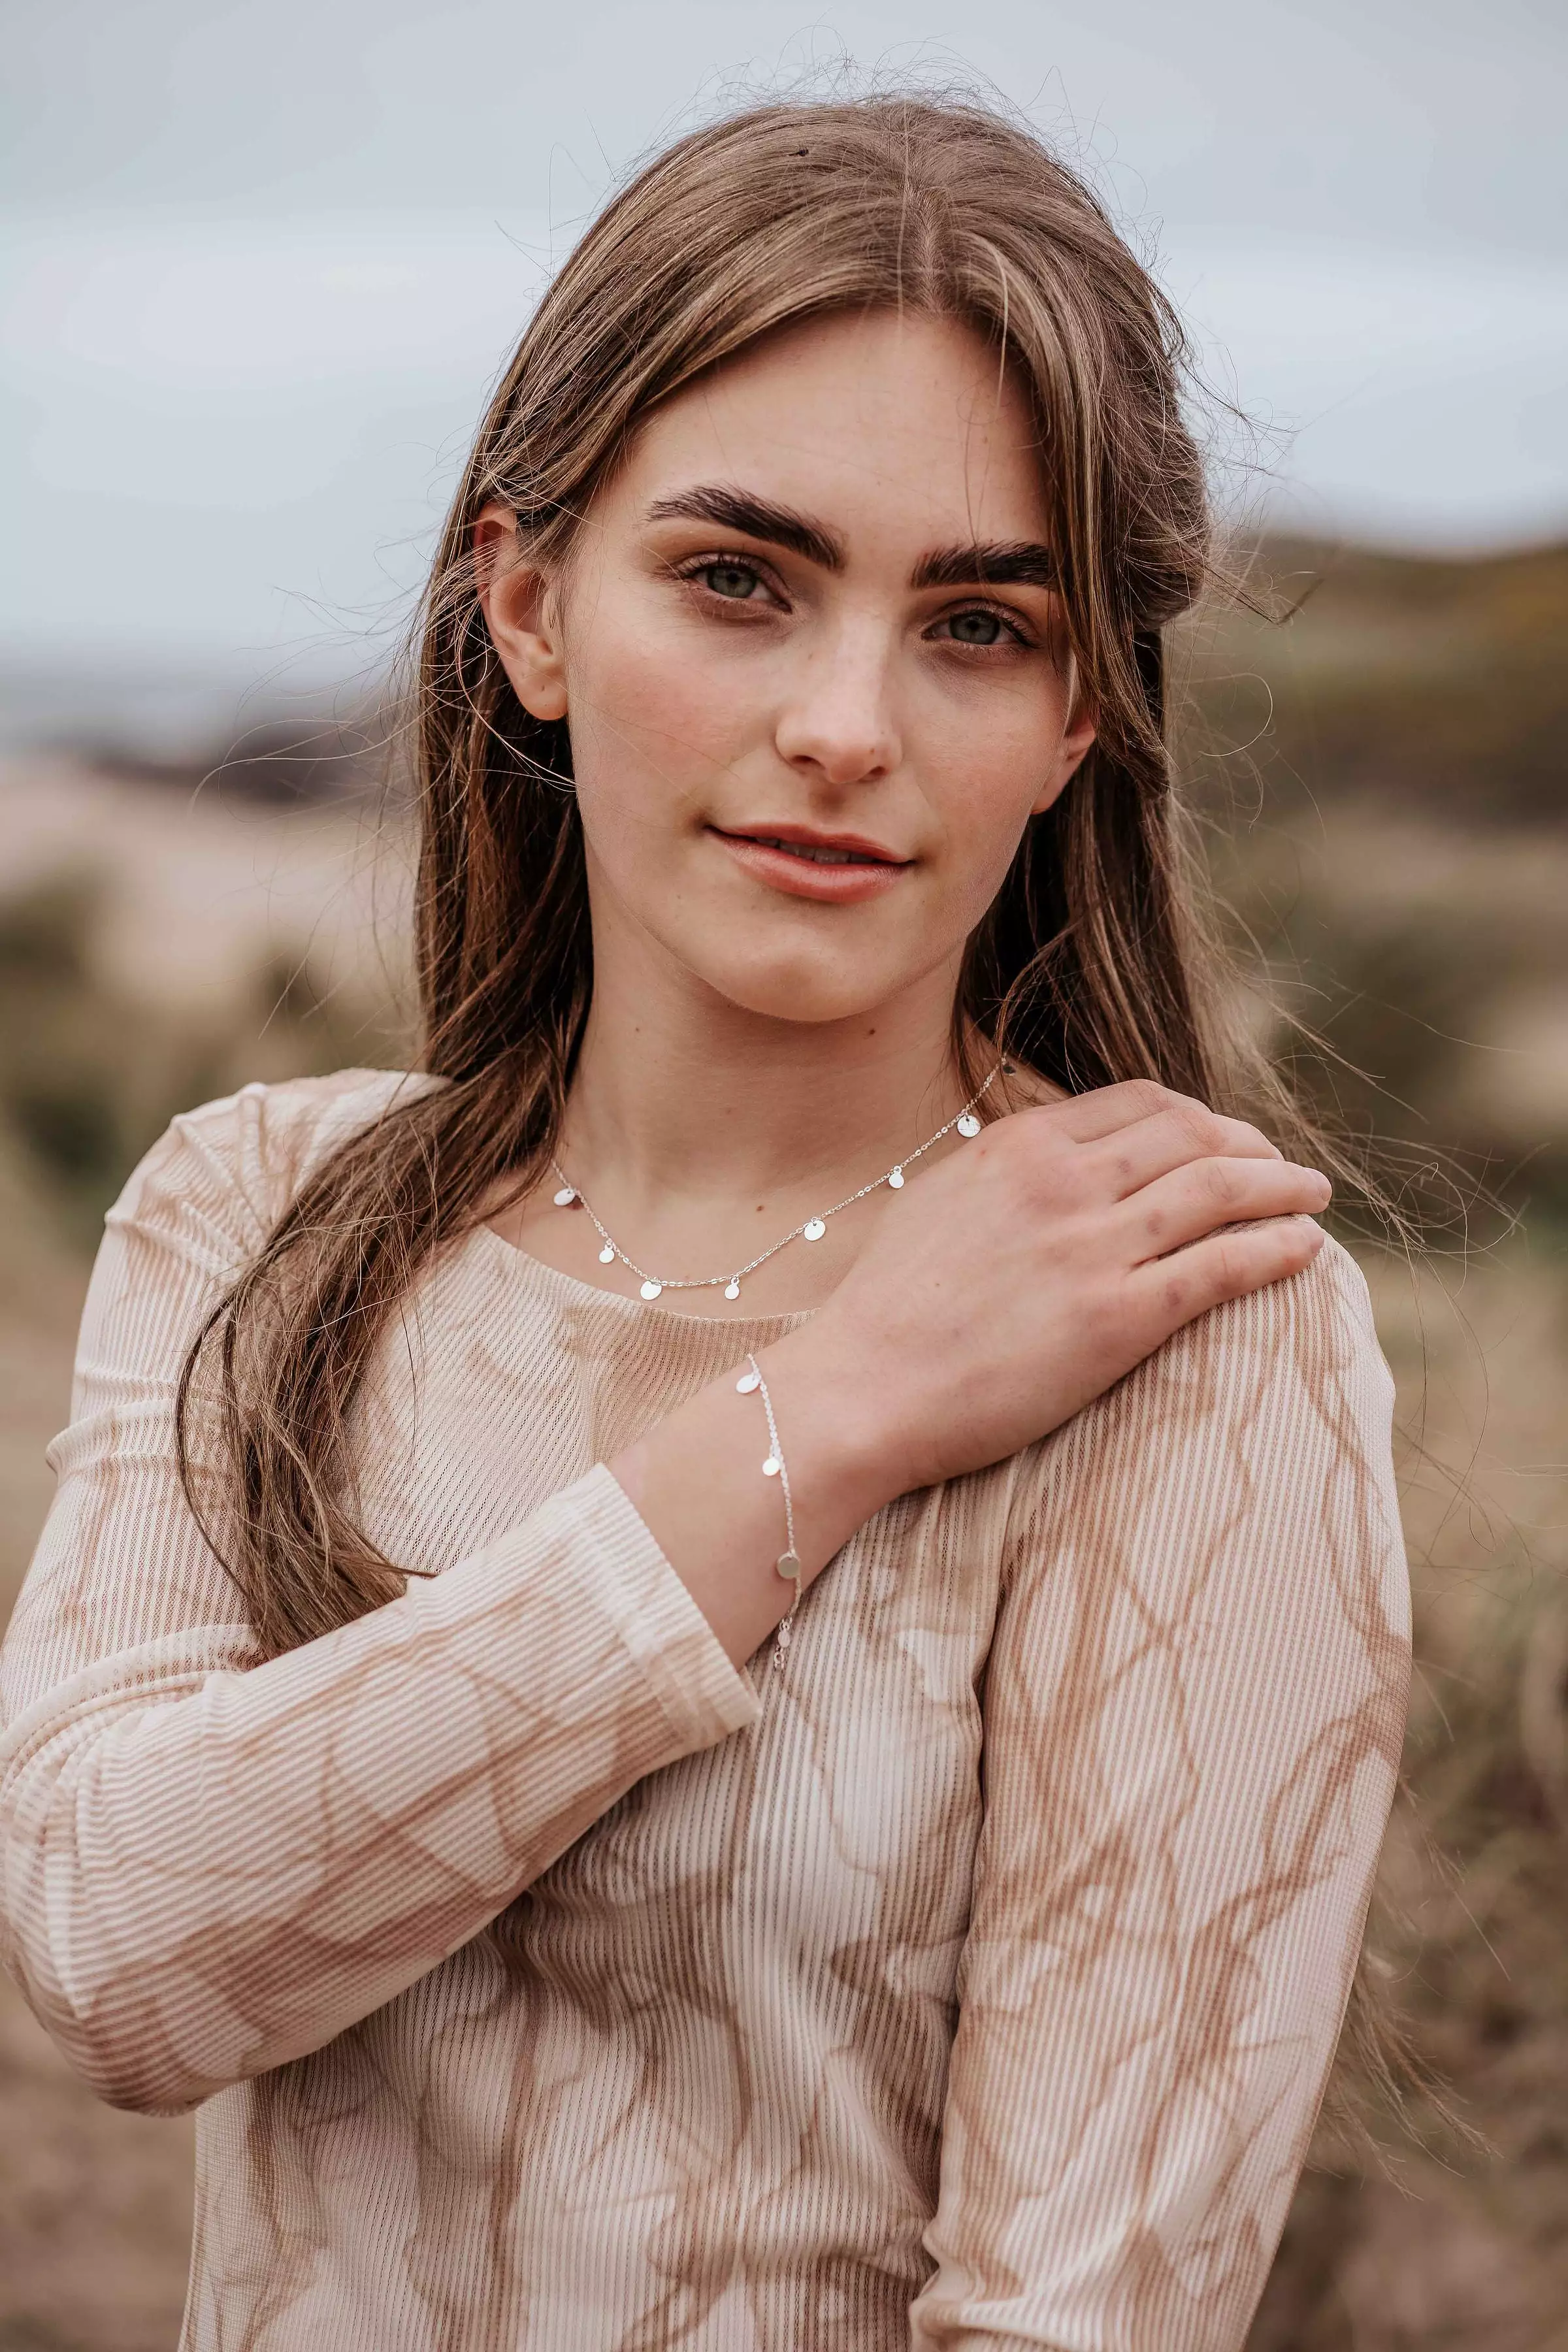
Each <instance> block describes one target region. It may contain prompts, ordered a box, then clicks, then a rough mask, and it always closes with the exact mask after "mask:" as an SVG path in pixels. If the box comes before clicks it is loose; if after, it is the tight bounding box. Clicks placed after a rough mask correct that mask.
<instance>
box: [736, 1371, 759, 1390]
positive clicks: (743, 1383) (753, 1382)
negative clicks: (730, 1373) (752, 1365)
mask: <svg viewBox="0 0 1568 2352" xmlns="http://www.w3.org/2000/svg"><path fill="white" fill-rule="evenodd" d="M762 1385H763V1376H762V1374H761V1372H742V1374H741V1377H740V1379H739V1380H738V1381H736V1382H735V1394H736V1395H737V1396H755V1395H756V1393H757V1391H758V1390H759V1389H760V1388H761V1387H762Z"/></svg>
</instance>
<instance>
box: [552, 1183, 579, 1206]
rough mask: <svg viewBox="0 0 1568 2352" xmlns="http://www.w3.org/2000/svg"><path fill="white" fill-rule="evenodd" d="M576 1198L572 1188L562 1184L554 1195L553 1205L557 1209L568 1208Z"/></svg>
mask: <svg viewBox="0 0 1568 2352" xmlns="http://www.w3.org/2000/svg"><path fill="white" fill-rule="evenodd" d="M576 1198H577V1195H576V1193H575V1192H574V1191H573V1190H572V1187H571V1185H570V1184H563V1186H562V1187H561V1190H560V1191H559V1192H557V1194H556V1195H555V1205H556V1207H557V1208H558V1209H569V1208H570V1207H571V1206H572V1203H573V1202H574V1200H575V1199H576Z"/></svg>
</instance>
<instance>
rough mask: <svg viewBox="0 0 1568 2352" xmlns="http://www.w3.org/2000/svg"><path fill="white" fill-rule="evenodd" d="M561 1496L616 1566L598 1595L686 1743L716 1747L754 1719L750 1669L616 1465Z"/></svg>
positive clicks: (594, 1545) (756, 1704)
mask: <svg viewBox="0 0 1568 2352" xmlns="http://www.w3.org/2000/svg"><path fill="white" fill-rule="evenodd" d="M556 1501H557V1505H558V1507H560V1506H569V1507H570V1508H571V1511H572V1514H573V1517H574V1518H575V1519H576V1521H577V1523H578V1525H579V1526H580V1527H581V1528H582V1530H583V1532H584V1536H585V1537H586V1538H587V1539H588V1546H589V1549H590V1553H591V1555H593V1556H596V1557H598V1558H599V1559H603V1560H604V1562H605V1566H606V1567H607V1568H608V1569H609V1570H610V1571H611V1573H610V1574H609V1575H607V1576H606V1577H605V1581H604V1584H603V1586H602V1587H601V1589H600V1591H599V1592H598V1595H597V1598H598V1599H599V1601H601V1603H602V1605H603V1607H604V1608H605V1612H606V1613H607V1614H608V1615H609V1617H610V1619H611V1620H612V1622H613V1623H614V1624H615V1627H616V1632H617V1633H618V1634H619V1636H620V1639H621V1641H622V1643H624V1644H625V1647H626V1653H627V1654H628V1656H630V1657H631V1658H632V1659H634V1660H635V1661H636V1663H637V1666H638V1667H639V1668H640V1669H641V1672H642V1674H643V1676H644V1678H645V1680H646V1681H647V1684H648V1685H649V1687H650V1688H651V1690H652V1691H653V1693H654V1696H656V1697H657V1699H658V1703H659V1705H660V1706H661V1707H662V1709H663V1711H664V1714H665V1716H666V1717H667V1718H668V1722H669V1724H670V1727H671V1728H672V1729H673V1731H674V1732H675V1734H676V1736H677V1738H679V1741H680V1744H681V1747H682V1748H683V1749H689V1748H707V1747H710V1746H711V1745H712V1743H713V1742H714V1741H715V1740H718V1739H721V1738H725V1737H726V1736H727V1735H728V1734H729V1733H730V1732H731V1731H740V1730H742V1729H744V1728H745V1727H746V1726H747V1725H749V1724H752V1723H755V1722H756V1720H757V1718H758V1717H759V1716H760V1715H761V1713H762V1702H761V1700H760V1699H759V1698H758V1696H757V1692H756V1687H755V1685H754V1684H753V1683H752V1678H751V1676H750V1675H748V1674H747V1673H746V1672H745V1671H744V1669H743V1668H740V1667H736V1666H734V1665H732V1664H731V1661H730V1655H729V1653H728V1651H727V1650H726V1649H725V1648H724V1646H723V1644H722V1643H721V1641H720V1639H719V1637H718V1635H717V1634H716V1633H714V1631H713V1628H712V1626H711V1625H710V1623H709V1622H708V1620H707V1618H706V1617H705V1616H704V1615H703V1614H702V1612H701V1610H700V1608H699V1607H698V1605H697V1603H696V1601H694V1600H693V1599H692V1597H691V1595H690V1593H689V1591H687V1588H686V1586H685V1585H684V1584H683V1583H682V1581H681V1580H680V1578H679V1576H678V1575H677V1574H676V1572H675V1570H674V1569H673V1568H672V1567H671V1566H670V1564H669V1562H668V1559H666V1558H665V1556H664V1554H663V1552H662V1551H661V1550H660V1549H659V1548H658V1544H657V1543H656V1542H655V1540H654V1538H653V1537H652V1535H651V1534H650V1533H649V1531H648V1528H647V1522H646V1521H645V1520H644V1518H643V1517H642V1516H641V1514H640V1513H639V1512H638V1511H637V1508H636V1507H635V1506H634V1505H633V1504H632V1503H631V1502H630V1501H629V1500H628V1499H627V1496H626V1490H625V1489H624V1487H623V1486H621V1485H620V1483H619V1481H618V1480H617V1479H616V1476H615V1475H614V1474H613V1472H611V1471H610V1470H609V1469H608V1468H606V1467H605V1465H604V1464H603V1463H600V1464H598V1465H595V1468H594V1469H592V1470H590V1471H589V1472H588V1475H587V1476H586V1477H584V1478H579V1479H578V1480H577V1481H576V1482H575V1483H574V1485H573V1486H569V1487H568V1488H567V1489H566V1491H565V1492H564V1493H563V1495H560V1496H557V1497H556Z"/></svg>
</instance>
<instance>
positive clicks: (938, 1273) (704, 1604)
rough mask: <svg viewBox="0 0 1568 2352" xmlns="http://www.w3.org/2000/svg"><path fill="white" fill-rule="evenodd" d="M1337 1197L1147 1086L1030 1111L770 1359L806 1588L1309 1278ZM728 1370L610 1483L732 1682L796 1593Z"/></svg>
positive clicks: (995, 1135)
mask: <svg viewBox="0 0 1568 2352" xmlns="http://www.w3.org/2000/svg"><path fill="white" fill-rule="evenodd" d="M1329 1194H1330V1186H1329V1182H1328V1180H1327V1178H1326V1177H1324V1176H1321V1175H1320V1174H1319V1173H1318V1172H1317V1171H1316V1170H1314V1169H1310V1168H1299V1167H1296V1166H1294V1165H1293V1164H1292V1163H1291V1162H1290V1161H1289V1160H1285V1159H1282V1158H1281V1156H1280V1154H1279V1151H1278V1150H1276V1149H1275V1147H1274V1145H1273V1144H1271V1143H1270V1142H1268V1139H1267V1138H1266V1137H1264V1136H1262V1135H1260V1134H1259V1133H1258V1129H1256V1128H1253V1127H1247V1126H1246V1125H1245V1124H1243V1122H1242V1121H1240V1120H1239V1119H1230V1118H1220V1117H1218V1116H1216V1115H1215V1113H1214V1112H1213V1111H1210V1110H1206V1109H1205V1108H1204V1106H1203V1105H1202V1104H1201V1103H1197V1102H1194V1101H1192V1100H1190V1099H1189V1098H1188V1097H1184V1096H1182V1095H1176V1094H1172V1093H1170V1092H1168V1091H1167V1089H1166V1088H1164V1087H1158V1086H1154V1085H1152V1084H1142V1083H1135V1084H1131V1085H1127V1086H1118V1087H1103V1088H1101V1089H1100V1090H1099V1091H1098V1092H1096V1093H1094V1094H1089V1095H1079V1096H1077V1097H1074V1098H1073V1099H1071V1100H1070V1101H1067V1102H1061V1103H1054V1104H1052V1105H1050V1106H1049V1107H1048V1108H1043V1109H1038V1110H1025V1111H1018V1112H1016V1113H1014V1114H1013V1116H1012V1117H1010V1118H1004V1119H999V1120H997V1121H996V1122H995V1123H994V1125H992V1126H991V1127H988V1128H986V1129H984V1132H983V1133H982V1134H981V1135H980V1136H979V1137H978V1138H977V1139H975V1140H974V1141H973V1142H971V1143H966V1144H965V1145H964V1146H963V1150H959V1151H955V1152H953V1153H952V1156H951V1157H950V1158H949V1159H948V1160H946V1161H945V1162H944V1163H943V1164H942V1166H940V1167H937V1168H933V1169H931V1171H929V1172H928V1173H924V1174H922V1175H921V1179H920V1181H919V1182H918V1183H913V1184H910V1185H909V1186H908V1187H906V1188H905V1190H904V1191H903V1192H900V1194H899V1195H898V1196H897V1202H896V1205H895V1204H890V1205H889V1208H888V1210H887V1212H886V1213H885V1214H884V1216H883V1218H882V1221H881V1224H880V1228H879V1231H878V1233H877V1234H876V1235H875V1237H874V1238H873V1239H872V1240H871V1241H870V1242H869V1243H868V1245H867V1247H866V1248H865V1250H864V1251H863V1252H862V1253H861V1255H860V1256H859V1257H858V1259H857V1261H856V1263H855V1265H854V1266H853V1267H852V1269H851V1270H850V1272H849V1273H848V1274H847V1276H846V1277H845V1279H844V1280H843V1281H842V1282H841V1283H840V1285H839V1286H838V1288H837V1290H836V1291H835V1292H834V1293H833V1296H832V1297H830V1298H829V1300H828V1301H827V1303H826V1306H824V1307H818V1308H817V1310H816V1314H815V1315H814V1316H813V1317H812V1318H811V1320H810V1321H809V1323H807V1324H804V1325H802V1326H801V1327H800V1328H797V1329H796V1330H795V1331H792V1332H791V1333H790V1334H789V1335H788V1336H787V1337H786V1338H785V1339H780V1340H777V1341H775V1342H774V1344H773V1346H772V1347H770V1348H768V1349H764V1350H763V1353H762V1354H761V1355H760V1357H759V1359H758V1360H759V1362H760V1363H761V1364H762V1366H763V1370H764V1372H765V1373H766V1375H767V1378H768V1385H769V1388H770V1391H771V1392H772V1395H773V1404H774V1408H775V1411H776V1413H777V1418H778V1423H779V1431H780V1438H781V1443H782V1444H783V1447H784V1455H785V1459H786V1461H787V1463H788V1465H789V1469H790V1473H791V1485H792V1492H793V1496H794V1503H795V1549H796V1552H797V1553H798V1555H799V1558H800V1560H801V1562H802V1566H803V1569H804V1575H805V1581H806V1582H808V1583H809V1582H810V1581H811V1580H812V1579H813V1578H814V1577H816V1575H817V1574H818V1573H819V1571H820V1570H822V1569H823V1568H824V1567H825V1566H826V1563H827V1561H828V1560H830V1559H832V1558H833V1556H834V1554H835V1553H836V1552H837V1550H838V1549H840V1547H841V1546H842V1545H843V1544H844V1543H846V1542H847V1539H848V1538H849V1537H850V1536H851V1535H852V1534H853V1533H854V1532H855V1529H856V1528H858V1527H860V1526H861V1525H863V1524H864V1522H865V1521H866V1520H867V1519H868V1518H869V1517H871V1516H872V1514H873V1513H874V1512H876V1511H878V1510H879V1509H880V1508H881V1507H882V1506H883V1505H884V1504H886V1503H889V1502H890V1501H891V1500H892V1499H893V1497H894V1496H896V1495H901V1494H906V1493H908V1492H909V1491H910V1489H911V1488H912V1487H917V1486H932V1485H934V1484H936V1482H937V1481H938V1480H940V1479H942V1478H951V1477H955V1476H958V1475H961V1474H962V1473H963V1472H964V1471H969V1470H978V1469H982V1468H984V1466H985V1465H987V1464H988V1463H992V1462H999V1461H1002V1460H1004V1459H1005V1457H1006V1456H1007V1455H1008V1454H1016V1453H1017V1452H1018V1450H1019V1449H1020V1447H1022V1446H1025V1445H1028V1444H1033V1442H1034V1441H1035V1439H1037V1438H1039V1437H1044V1436H1046V1435H1047V1433H1049V1432H1050V1431H1051V1430H1053V1429H1056V1428H1058V1427H1059V1426H1060V1424H1061V1423H1063V1422H1064V1421H1067V1420H1069V1419H1070V1418H1071V1416H1072V1415H1073V1414H1074V1413H1075V1412H1079V1410H1080V1409H1081V1408H1082V1407H1083V1406H1084V1405H1086V1404H1088V1403H1089V1402H1090V1400H1091V1399H1092V1398H1094V1397H1097V1396H1099V1395H1100V1394H1101V1392H1102V1391H1104V1390H1106V1389H1108V1388H1110V1386H1111V1385H1112V1384H1113V1383H1114V1382H1115V1381H1119V1380H1121V1377H1122V1375H1123V1374H1124V1373H1126V1372H1130V1371H1131V1370H1132V1368H1133V1366H1134V1365H1135V1364H1139V1363H1142V1360H1143V1359H1144V1357H1145V1356H1150V1355H1152V1353H1153V1352H1154V1350H1155V1349H1156V1348H1158V1347H1160V1346H1162V1345H1163V1342H1164V1341H1165V1340H1166V1339H1169V1338H1170V1336H1171V1334H1172V1333H1173V1331H1175V1330H1177V1329H1179V1328H1180V1327H1181V1326H1182V1325H1183V1324H1184V1323H1189V1322H1191V1321H1192V1320H1193V1318H1194V1316H1198V1315H1202V1314H1204V1313H1205V1312H1206V1311H1207V1309H1208V1308H1210V1307H1217V1306H1218V1305H1220V1304H1221V1302H1222V1301H1223V1300H1225V1299H1227V1298H1236V1297H1240V1296H1241V1295H1242V1294H1243V1293H1244V1292H1247V1291H1249V1290H1257V1289H1259V1288H1261V1286H1263V1285H1264V1284H1265V1283H1269V1282H1278V1281H1279V1279H1280V1278H1281V1277H1282V1276H1286V1275H1289V1274H1294V1273H1297V1272H1298V1271H1299V1270H1300V1268H1301V1267H1303V1266H1305V1265H1310V1262H1311V1260H1312V1258H1313V1257H1314V1256H1315V1255H1317V1252H1318V1250H1319V1249H1320V1248H1321V1245H1322V1241H1323V1235H1322V1232H1321V1228H1320V1227H1319V1226H1317V1225H1315V1224H1313V1223H1311V1217H1312V1214H1313V1213H1314V1212H1316V1211H1317V1210H1320V1209H1321V1208H1322V1207H1323V1206H1324V1205H1325V1204H1326V1202H1327V1201H1328V1199H1329ZM1257 1220H1263V1221H1265V1222H1261V1223H1258V1222H1254V1221H1257ZM1237 1226H1244V1227H1246V1228H1247V1229H1246V1230H1244V1231H1237V1230H1236V1228H1237ZM736 1369H738V1368H737V1367H732V1368H731V1370H730V1371H728V1372H726V1373H724V1374H723V1375H722V1376H721V1378H720V1379H718V1380H717V1381H713V1382H712V1383H711V1384H710V1386H709V1387H708V1388H706V1389H703V1390H701V1391H700V1392H699V1393H698V1394H697V1395H696V1396H694V1397H692V1398H690V1399H689V1401H688V1402H686V1403H685V1404H683V1405H680V1406H678V1407H677V1408H676V1410H675V1411H674V1412H672V1413H670V1414H669V1415H668V1417H667V1418H666V1419H665V1420H663V1421H661V1422H659V1423H657V1424H656V1425H655V1426H654V1427H653V1428H652V1429H650V1430H648V1431H647V1433H645V1434H644V1436H642V1437H641V1438H639V1439H638V1440H637V1441H636V1443H635V1444H632V1445H630V1446H628V1447H627V1448H626V1452H625V1453H623V1454H619V1455H617V1456H616V1459H615V1460H614V1461H613V1462H612V1463H611V1465H610V1467H611V1469H612V1470H613V1471H614V1472H615V1474H616V1477H617V1478H618V1479H619V1480H620V1482H621V1485H622V1486H623V1487H624V1488H625V1489H626V1493H627V1495H628V1496H630V1498H631V1500H632V1502H633V1503H634V1504H635V1505H636V1506H637V1509H638V1510H639V1511H640V1512H641V1514H642V1516H643V1517H644V1519H645V1520H646V1522H647V1525H648V1527H649V1528H651V1529H652V1531H653V1534H654V1535H655V1537H656V1538H657V1539H658V1542H659V1544H660V1545H661V1546H662V1548H663V1549H664V1551H665V1553H666V1555H667V1557H668V1559H670V1560H671V1561H672V1563H673V1564H674V1566H675V1568H676V1570H677V1571H678V1572H679V1575H680V1576H681V1577H682V1579H683V1580H685V1582H686V1584H687V1585H688V1587H689V1590H690V1591H691V1593H692V1596H693V1598H694V1599H695V1600H696V1601H697V1602H698V1604H699V1605H700V1608H701V1609H702V1611H703V1612H704V1614H705V1615H706V1616H707V1618H708V1620H709V1622H710V1624H711V1625H712V1627H713V1629H714V1632H715V1633H717V1635H718V1636H719V1639H720V1640H721V1642H722V1643H723V1644H724V1646H725V1648H726V1649H727V1650H728V1652H729V1654H730V1655H731V1658H733V1659H734V1661H735V1662H736V1664H740V1663H741V1662H742V1660H743V1659H745V1658H747V1657H749V1656H750V1655H751V1654H752V1651H753V1650H754V1649H755V1648H756V1646H757V1644H758V1643H759V1642H760V1641H762V1640H763V1637H764V1635H765V1634H766V1633H768V1632H769V1631H770V1630H771V1628H772V1627H773V1625H775V1624H776V1623H777V1622H778V1620H779V1619H780V1617H782V1616H783V1614H784V1610H785V1607H786V1606H787V1604H788V1601H789V1597H790V1587H789V1586H788V1585H787V1584H785V1583H784V1581H783V1580H782V1579H781V1578H780V1577H779V1576H778V1575H777V1573H776V1572H775V1570H774V1561H775V1559H776V1558H777V1556H778V1554H779V1552H780V1551H781V1550H782V1549H783V1546H784V1524H783V1520H782V1517H781V1512H780V1495H779V1488H778V1483H777V1481H776V1480H773V1479H768V1478H763V1476H761V1475H760V1470H761V1461H762V1452H763V1444H764V1442H765V1423H764V1422H763V1415H762V1412H761V1410H760V1400H759V1399H758V1398H756V1397H755V1396H742V1395H740V1394H739V1393H738V1392H737V1391H736V1387H735V1370H736Z"/></svg>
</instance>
